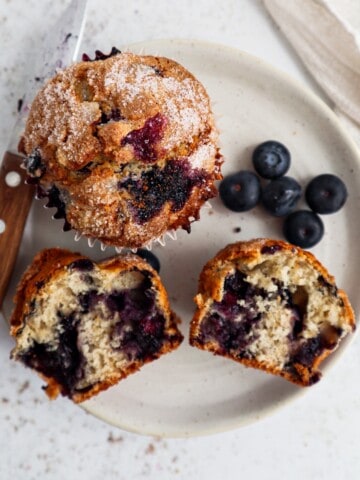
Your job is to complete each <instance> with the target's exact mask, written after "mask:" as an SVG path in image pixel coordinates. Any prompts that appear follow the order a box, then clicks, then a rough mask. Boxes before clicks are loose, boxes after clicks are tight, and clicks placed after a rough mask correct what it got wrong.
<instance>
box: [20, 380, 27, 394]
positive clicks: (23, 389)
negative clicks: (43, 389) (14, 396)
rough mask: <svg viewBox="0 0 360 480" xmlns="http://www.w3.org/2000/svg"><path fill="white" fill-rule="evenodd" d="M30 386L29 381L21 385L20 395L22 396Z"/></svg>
mask: <svg viewBox="0 0 360 480" xmlns="http://www.w3.org/2000/svg"><path fill="white" fill-rule="evenodd" d="M29 386H30V383H29V380H26V381H25V382H24V383H23V384H22V385H20V387H19V390H18V394H19V395H21V394H22V393H24V392H25V390H27V389H28V388H29Z"/></svg>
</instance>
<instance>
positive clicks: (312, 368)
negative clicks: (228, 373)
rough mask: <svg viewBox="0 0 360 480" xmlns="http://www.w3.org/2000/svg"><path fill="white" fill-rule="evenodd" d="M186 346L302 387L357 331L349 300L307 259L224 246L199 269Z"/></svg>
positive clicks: (270, 247)
mask: <svg viewBox="0 0 360 480" xmlns="http://www.w3.org/2000/svg"><path fill="white" fill-rule="evenodd" d="M195 301H196V304H197V307H198V308H197V311H196V313H195V316H194V318H193V320H192V323H191V330H190V343H191V345H193V346H195V347H198V348H200V349H203V350H208V351H210V352H213V353H215V354H217V355H222V356H224V357H228V358H231V359H232V360H235V361H237V362H240V363H242V364H244V365H246V366H249V367H254V368H258V369H261V370H265V371H267V372H269V373H273V374H275V375H280V376H281V377H284V378H285V379H287V380H289V381H291V382H293V383H295V384H297V385H301V386H308V385H312V384H313V383H315V382H317V381H318V380H319V379H320V377H321V372H320V371H319V368H318V367H319V365H320V363H321V362H322V361H323V360H324V359H325V358H326V357H327V356H328V355H330V354H331V353H332V352H333V351H334V350H335V349H336V348H337V347H338V345H339V342H340V341H341V340H342V339H343V338H344V337H345V336H346V335H347V334H349V333H350V332H352V331H353V330H355V318H354V312H353V310H352V308H351V305H350V302H349V300H348V297H347V295H346V294H345V292H344V291H343V290H340V289H338V288H337V287H336V284H335V279H334V277H332V276H331V275H330V274H329V273H328V272H327V270H326V269H325V268H324V266H323V265H321V263H320V262H319V261H318V260H317V259H316V258H315V257H314V255H312V254H311V253H309V252H307V251H304V250H302V249H300V248H299V247H295V246H293V245H291V244H289V243H286V242H283V241H278V240H270V239H256V240H250V241H247V242H239V243H235V244H232V245H228V246H227V247H226V248H224V249H223V250H221V251H220V252H219V253H218V254H217V255H216V256H215V257H214V258H213V259H212V260H210V261H209V262H208V263H207V264H206V265H205V267H204V269H203V271H202V273H201V275H200V281H199V293H198V295H197V296H196V297H195Z"/></svg>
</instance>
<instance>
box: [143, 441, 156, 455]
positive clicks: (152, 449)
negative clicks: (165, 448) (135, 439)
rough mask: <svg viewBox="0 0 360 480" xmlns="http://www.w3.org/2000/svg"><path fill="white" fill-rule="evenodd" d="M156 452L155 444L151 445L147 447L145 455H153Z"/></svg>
mask: <svg viewBox="0 0 360 480" xmlns="http://www.w3.org/2000/svg"><path fill="white" fill-rule="evenodd" d="M154 452H155V446H154V444H153V443H149V445H148V446H147V447H146V450H145V453H146V454H147V455H149V454H152V453H154Z"/></svg>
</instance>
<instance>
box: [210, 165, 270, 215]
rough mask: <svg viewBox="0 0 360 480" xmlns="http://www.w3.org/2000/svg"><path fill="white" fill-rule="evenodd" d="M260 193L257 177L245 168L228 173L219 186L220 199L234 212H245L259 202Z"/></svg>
mask: <svg viewBox="0 0 360 480" xmlns="http://www.w3.org/2000/svg"><path fill="white" fill-rule="evenodd" d="M260 193H261V187H260V180H259V178H258V177H257V176H256V174H255V173H253V172H250V171H247V170H241V171H240V172H237V173H233V174H232V175H228V176H227V177H225V178H224V180H223V181H222V182H221V183H220V187H219V194H220V198H221V200H222V201H223V203H224V205H225V206H226V207H227V208H229V209H230V210H233V211H234V212H245V211H247V210H250V209H251V208H253V207H255V205H256V204H257V203H258V202H259V199H260Z"/></svg>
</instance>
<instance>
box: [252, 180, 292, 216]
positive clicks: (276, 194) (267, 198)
mask: <svg viewBox="0 0 360 480" xmlns="http://www.w3.org/2000/svg"><path fill="white" fill-rule="evenodd" d="M300 197H301V186H300V185H299V184H298V182H297V181H296V180H294V179H293V178H291V177H280V178H276V179H275V180H271V181H270V182H269V183H268V184H267V185H266V186H265V187H264V189H263V192H262V203H263V205H264V207H265V208H266V210H267V211H268V212H269V213H271V215H274V216H275V217H283V216H284V215H288V214H289V213H291V212H292V211H293V210H294V208H295V206H296V203H297V202H298V200H299V198H300Z"/></svg>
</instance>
